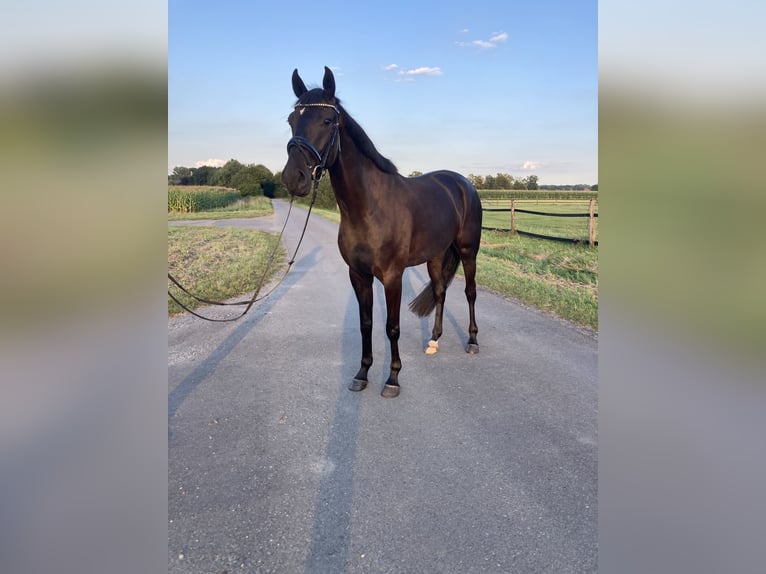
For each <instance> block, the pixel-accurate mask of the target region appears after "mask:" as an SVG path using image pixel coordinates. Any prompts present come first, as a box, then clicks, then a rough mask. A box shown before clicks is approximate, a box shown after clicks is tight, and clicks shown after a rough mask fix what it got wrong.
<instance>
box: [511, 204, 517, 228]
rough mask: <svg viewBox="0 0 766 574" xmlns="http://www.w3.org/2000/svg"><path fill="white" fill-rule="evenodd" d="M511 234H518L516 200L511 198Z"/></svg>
mask: <svg viewBox="0 0 766 574" xmlns="http://www.w3.org/2000/svg"><path fill="white" fill-rule="evenodd" d="M511 235H516V200H515V199H512V200H511Z"/></svg>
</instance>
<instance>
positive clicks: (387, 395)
mask: <svg viewBox="0 0 766 574" xmlns="http://www.w3.org/2000/svg"><path fill="white" fill-rule="evenodd" d="M380 396H381V397H383V398H384V399H395V398H396V397H398V396H399V385H386V386H385V387H383V392H381V393H380Z"/></svg>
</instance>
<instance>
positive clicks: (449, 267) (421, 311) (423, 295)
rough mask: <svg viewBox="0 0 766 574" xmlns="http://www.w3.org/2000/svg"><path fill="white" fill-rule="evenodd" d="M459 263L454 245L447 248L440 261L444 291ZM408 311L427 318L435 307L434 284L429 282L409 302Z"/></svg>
mask: <svg viewBox="0 0 766 574" xmlns="http://www.w3.org/2000/svg"><path fill="white" fill-rule="evenodd" d="M458 263H460V254H459V253H458V250H457V247H455V244H454V243H453V244H452V245H450V246H449V249H447V252H446V253H445V254H444V259H443V260H442V280H443V281H444V289H445V291H446V289H447V287H449V284H450V283H452V279H453V278H454V277H455V273H456V272H457V266H458ZM409 307H410V311H412V312H413V313H415V315H417V316H418V317H427V316H428V315H430V314H431V312H432V311H433V310H434V308H435V307H436V297H435V296H434V282H433V281H429V282H428V285H426V286H425V287H424V288H423V290H422V291H421V292H420V294H419V295H418V296H417V297H415V298H414V299H413V300H412V301H410V305H409Z"/></svg>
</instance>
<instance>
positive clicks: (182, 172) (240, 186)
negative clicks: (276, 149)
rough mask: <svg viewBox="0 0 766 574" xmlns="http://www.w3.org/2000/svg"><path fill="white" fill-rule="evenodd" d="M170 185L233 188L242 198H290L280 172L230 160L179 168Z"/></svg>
mask: <svg viewBox="0 0 766 574" xmlns="http://www.w3.org/2000/svg"><path fill="white" fill-rule="evenodd" d="M168 184H169V185H215V186H220V187H231V188H234V189H236V190H238V191H239V192H240V193H241V194H242V195H265V196H266V197H285V196H286V195H287V190H285V189H284V186H283V185H282V182H281V173H280V172H277V173H271V170H270V169H269V168H267V167H266V166H265V165H262V164H252V163H251V164H243V163H240V162H238V161H237V160H236V159H230V160H229V161H227V162H226V163H225V164H223V165H222V166H221V167H213V166H209V165H203V166H201V167H183V166H177V167H175V168H173V173H171V174H170V175H169V176H168Z"/></svg>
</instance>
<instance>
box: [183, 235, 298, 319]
mask: <svg viewBox="0 0 766 574" xmlns="http://www.w3.org/2000/svg"><path fill="white" fill-rule="evenodd" d="M276 241H277V236H276V235H272V234H269V233H264V232H262V231H254V230H250V229H238V228H234V227H201V226H189V227H186V226H171V227H168V271H169V272H170V273H171V274H172V275H173V276H174V277H175V278H176V279H177V280H178V281H179V282H180V283H181V284H182V285H183V286H184V287H186V288H187V289H188V290H189V291H191V292H192V293H195V294H197V295H198V296H200V297H203V298H206V299H212V300H225V299H229V298H232V297H236V296H237V295H241V294H243V293H247V292H248V291H252V290H254V289H255V288H256V287H257V285H258V282H259V281H260V278H261V276H262V274H263V273H264V270H265V269H266V267H267V264H268V259H269V257H270V256H271V253H272V251H273V250H274V246H275V245H276ZM284 261H285V253H284V249H282V247H279V249H278V250H277V254H276V255H275V258H274V261H273V263H272V265H271V269H270V270H269V273H268V275H267V277H266V279H265V283H268V281H269V279H270V278H271V277H273V276H274V275H275V273H277V272H279V271H281V270H282V269H283V268H284ZM265 283H264V284H265ZM168 289H169V290H171V291H172V293H173V294H174V295H176V297H178V298H179V299H180V300H181V301H182V302H183V303H184V304H185V305H187V306H188V307H189V308H191V309H194V308H196V307H197V306H198V305H199V304H198V303H197V302H196V301H195V300H194V299H192V298H191V297H188V296H187V295H185V294H183V292H180V290H179V289H178V288H177V287H175V285H171V283H170V281H168ZM232 309H240V308H239V307H237V308H234V307H232ZM240 310H241V309H240ZM182 311H183V310H182V309H181V308H180V307H179V306H178V305H177V304H176V302H175V301H173V300H172V299H170V297H168V314H169V315H176V314H178V313H181V312H182Z"/></svg>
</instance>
